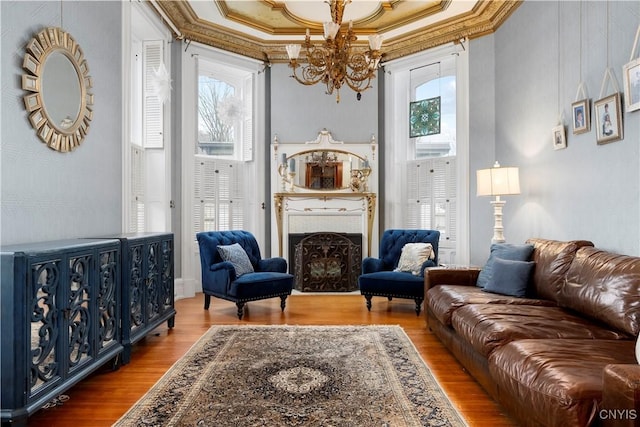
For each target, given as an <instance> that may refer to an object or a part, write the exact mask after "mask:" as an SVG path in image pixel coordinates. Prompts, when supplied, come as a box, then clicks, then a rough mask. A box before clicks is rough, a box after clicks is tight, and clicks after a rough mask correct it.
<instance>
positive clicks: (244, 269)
mask: <svg viewBox="0 0 640 427" xmlns="http://www.w3.org/2000/svg"><path fill="white" fill-rule="evenodd" d="M218 253H219V254H220V258H222V259H223V260H225V261H229V262H230V263H231V264H233V268H234V270H236V277H240V276H242V275H243V274H246V273H253V271H254V270H253V265H252V264H251V261H249V257H248V256H247V252H246V251H245V250H244V248H243V247H242V246H240V244H239V243H234V244H233V245H228V246H223V245H220V246H218Z"/></svg>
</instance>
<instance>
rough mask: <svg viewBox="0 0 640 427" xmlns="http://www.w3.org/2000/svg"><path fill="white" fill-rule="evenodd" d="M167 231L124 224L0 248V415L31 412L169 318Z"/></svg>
mask: <svg viewBox="0 0 640 427" xmlns="http://www.w3.org/2000/svg"><path fill="white" fill-rule="evenodd" d="M173 242H174V241H173V234H171V233H136V234H120V235H114V236H107V237H101V238H91V239H72V240H62V241H51V242H42V243H32V244H24V245H11V246H3V247H2V248H1V250H0V267H1V276H0V279H1V282H0V284H1V288H0V289H1V293H0V304H1V312H0V331H1V333H2V336H1V337H0V340H1V341H0V345H1V346H0V361H1V363H0V386H1V388H0V415H1V420H2V424H3V425H5V424H7V425H9V424H10V425H26V423H27V418H28V416H30V415H31V414H33V413H34V412H35V411H37V410H38V409H40V408H42V407H43V406H44V405H45V404H47V403H48V402H50V401H52V400H54V399H56V398H57V397H58V396H59V395H60V394H62V393H64V392H65V391H66V390H68V389H69V388H71V387H72V386H73V385H75V384H76V383H78V382H79V381H81V380H82V379H83V378H86V377H87V376H88V375H89V374H90V373H91V372H93V371H95V370H96V369H98V368H99V367H101V366H103V365H105V364H106V363H108V362H112V363H113V364H114V367H117V366H118V363H119V357H121V358H122V362H123V363H128V362H129V361H130V360H131V347H132V345H133V344H134V343H135V342H137V341H138V340H140V339H142V338H143V337H144V336H145V335H147V334H148V333H150V332H151V331H152V330H153V329H155V328H156V327H158V326H159V325H160V324H161V323H163V322H165V321H166V322H167V323H168V326H169V327H170V328H172V327H173V326H174V320H175V314H176V311H175V308H174V302H175V300H174V270H173V257H174V243H173Z"/></svg>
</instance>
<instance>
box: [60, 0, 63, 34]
mask: <svg viewBox="0 0 640 427" xmlns="http://www.w3.org/2000/svg"><path fill="white" fill-rule="evenodd" d="M60 28H62V29H64V26H63V25H62V0H60Z"/></svg>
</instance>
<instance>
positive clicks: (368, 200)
mask: <svg viewBox="0 0 640 427" xmlns="http://www.w3.org/2000/svg"><path fill="white" fill-rule="evenodd" d="M273 198H274V206H275V213H276V224H277V227H278V249H279V252H280V256H283V254H284V248H283V242H284V238H285V236H284V234H285V230H284V224H283V222H284V220H285V215H287V214H288V213H290V212H293V211H295V212H297V213H301V214H303V215H304V214H305V213H309V214H313V213H314V212H324V213H329V212H334V213H340V212H344V213H348V212H353V211H361V212H362V214H363V215H366V242H367V255H368V256H370V255H371V244H372V237H373V224H374V218H375V210H376V195H375V193H369V192H367V193H355V192H344V193H341V192H304V193H295V192H283V193H275V194H274V195H273ZM316 231H328V230H316ZM286 233H287V234H288V231H286Z"/></svg>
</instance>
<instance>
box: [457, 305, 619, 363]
mask: <svg viewBox="0 0 640 427" xmlns="http://www.w3.org/2000/svg"><path fill="white" fill-rule="evenodd" d="M451 326H452V327H453V329H454V330H455V331H456V332H457V333H458V334H459V335H460V337H461V338H462V339H463V340H464V341H466V342H468V343H469V344H471V346H472V347H473V348H474V349H475V350H476V351H478V352H479V353H480V354H482V355H483V356H485V357H486V356H489V355H490V354H491V353H492V352H493V351H494V350H495V349H497V348H499V347H501V346H503V345H505V344H507V343H509V342H511V341H516V340H520V339H527V338H536V339H567V338H577V339H607V340H619V339H630V337H629V336H627V335H626V334H622V333H619V332H616V331H613V330H609V329H607V328H606V327H604V326H600V325H598V324H595V323H593V322H592V321H590V320H589V319H586V318H584V317H578V316H576V315H574V314H572V313H570V312H569V311H568V310H565V309H562V308H560V307H536V306H526V305H517V306H516V305H504V304H469V305H465V306H464V307H460V308H459V309H457V310H456V311H455V312H454V313H453V314H452V316H451Z"/></svg>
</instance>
